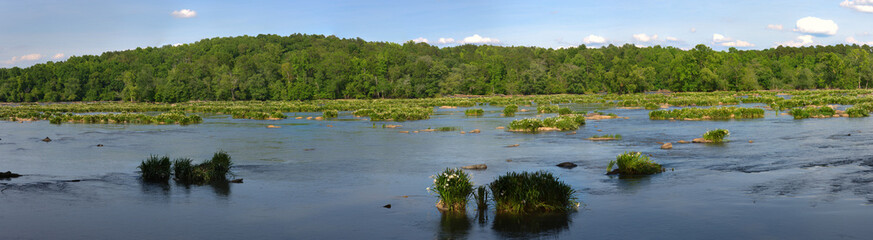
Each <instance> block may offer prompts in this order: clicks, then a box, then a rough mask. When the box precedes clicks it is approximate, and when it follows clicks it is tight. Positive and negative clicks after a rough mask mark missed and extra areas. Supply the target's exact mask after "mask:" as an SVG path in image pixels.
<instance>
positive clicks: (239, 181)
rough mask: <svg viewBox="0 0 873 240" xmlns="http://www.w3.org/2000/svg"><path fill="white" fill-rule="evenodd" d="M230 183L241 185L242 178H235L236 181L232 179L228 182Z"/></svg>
mask: <svg viewBox="0 0 873 240" xmlns="http://www.w3.org/2000/svg"><path fill="white" fill-rule="evenodd" d="M230 182H232V183H243V179H242V178H237V179H234V180H230Z"/></svg>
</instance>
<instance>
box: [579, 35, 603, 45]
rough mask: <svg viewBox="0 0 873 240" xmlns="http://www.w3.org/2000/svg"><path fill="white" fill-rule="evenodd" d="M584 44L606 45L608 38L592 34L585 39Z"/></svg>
mask: <svg viewBox="0 0 873 240" xmlns="http://www.w3.org/2000/svg"><path fill="white" fill-rule="evenodd" d="M582 42H583V43H585V44H592V43H593V44H604V43H606V38H604V37H601V36H597V35H594V34H591V35H588V36H587V37H585V38H583V39H582Z"/></svg>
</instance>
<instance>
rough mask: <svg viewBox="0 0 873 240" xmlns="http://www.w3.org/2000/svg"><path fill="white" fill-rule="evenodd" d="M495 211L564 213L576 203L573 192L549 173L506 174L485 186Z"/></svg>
mask: <svg viewBox="0 0 873 240" xmlns="http://www.w3.org/2000/svg"><path fill="white" fill-rule="evenodd" d="M488 186H489V188H490V189H491V193H492V194H493V199H494V202H495V207H496V211H497V212H498V213H513V214H520V213H539V212H567V211H570V210H572V209H574V207H576V206H578V205H577V202H576V197H575V196H573V194H574V193H575V191H574V190H573V189H572V188H571V187H570V186H569V185H567V184H566V183H564V182H561V181H559V180H558V178H556V177H554V176H552V174H551V173H548V172H545V171H539V172H535V173H530V172H522V173H515V172H511V173H507V174H506V175H503V176H500V177H498V178H497V180H494V182H491V184H489V185H488Z"/></svg>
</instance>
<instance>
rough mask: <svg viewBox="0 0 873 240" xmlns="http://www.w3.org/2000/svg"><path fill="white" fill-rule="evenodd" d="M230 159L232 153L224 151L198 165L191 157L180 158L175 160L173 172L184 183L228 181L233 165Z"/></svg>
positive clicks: (178, 180)
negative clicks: (194, 163) (193, 162)
mask: <svg viewBox="0 0 873 240" xmlns="http://www.w3.org/2000/svg"><path fill="white" fill-rule="evenodd" d="M230 159H231V157H230V155H228V154H227V153H226V152H224V151H219V152H217V153H215V154H213V155H212V159H210V160H206V161H204V162H203V163H200V164H197V165H193V164H192V161H191V159H188V158H179V159H176V160H174V161H173V174H174V175H175V176H176V177H175V179H176V181H177V182H180V183H184V184H206V183H215V182H222V181H227V174H228V173H229V172H230V167H231V166H232V165H233V162H231V160H230ZM168 161H169V158H168Z"/></svg>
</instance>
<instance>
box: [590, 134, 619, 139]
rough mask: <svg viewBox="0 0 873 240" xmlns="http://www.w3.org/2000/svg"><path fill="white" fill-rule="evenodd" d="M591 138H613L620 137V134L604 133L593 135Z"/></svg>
mask: <svg viewBox="0 0 873 240" xmlns="http://www.w3.org/2000/svg"><path fill="white" fill-rule="evenodd" d="M591 138H613V139H621V134H605V135H594V136H591Z"/></svg>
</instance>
